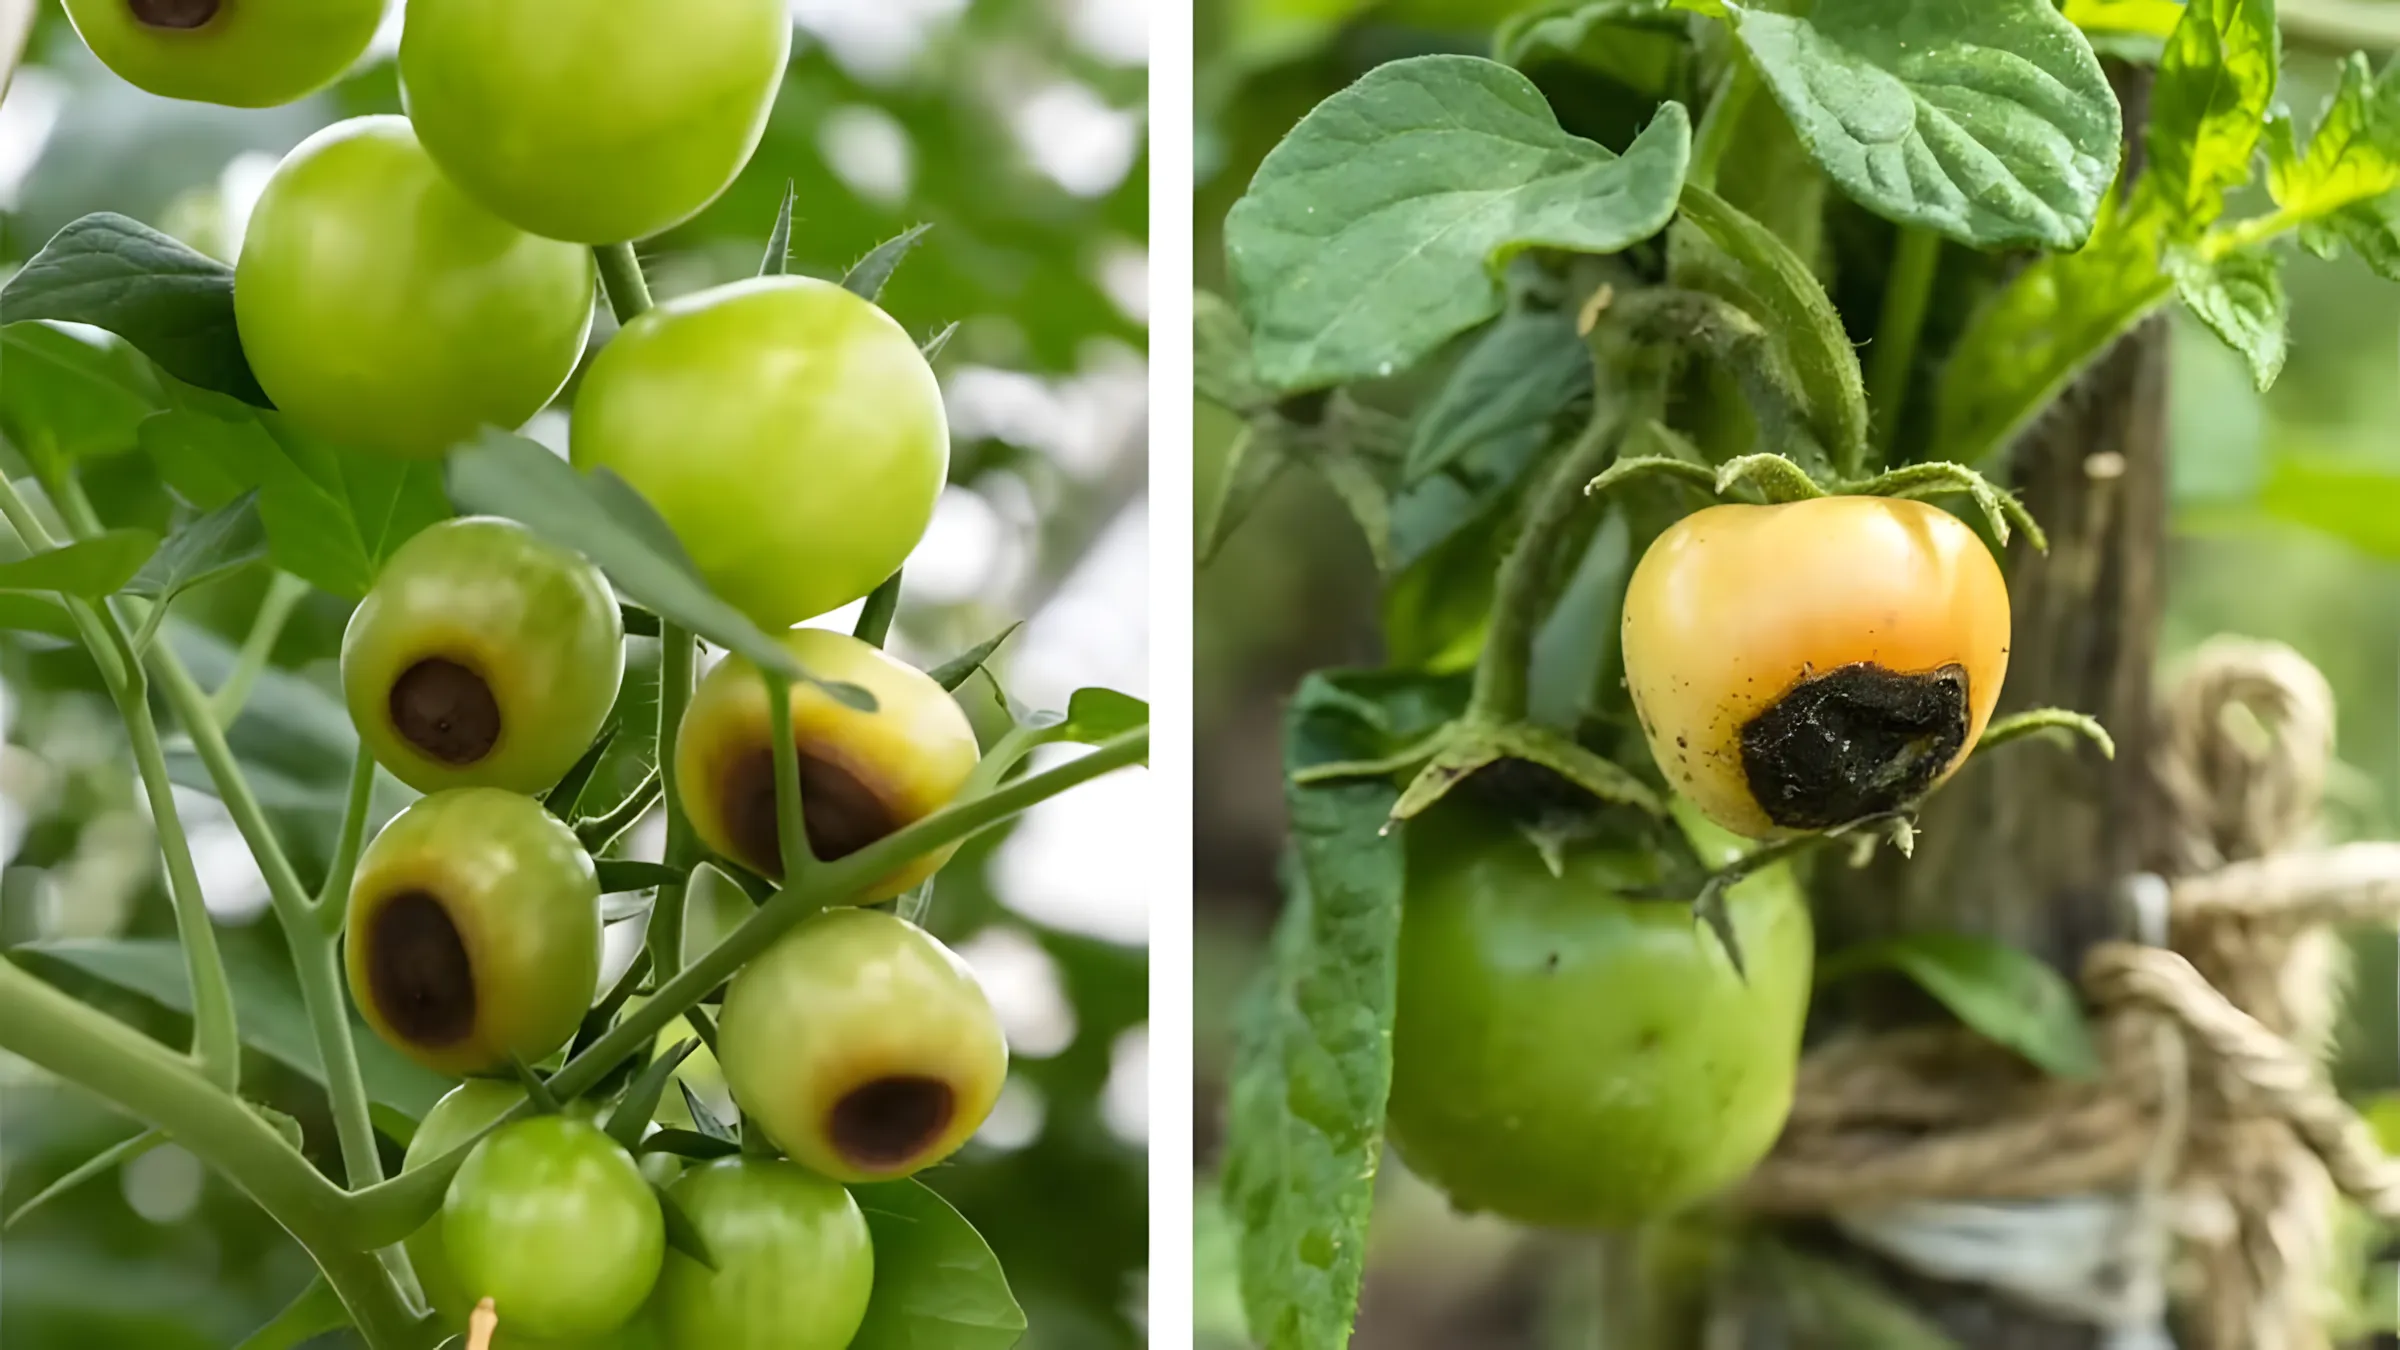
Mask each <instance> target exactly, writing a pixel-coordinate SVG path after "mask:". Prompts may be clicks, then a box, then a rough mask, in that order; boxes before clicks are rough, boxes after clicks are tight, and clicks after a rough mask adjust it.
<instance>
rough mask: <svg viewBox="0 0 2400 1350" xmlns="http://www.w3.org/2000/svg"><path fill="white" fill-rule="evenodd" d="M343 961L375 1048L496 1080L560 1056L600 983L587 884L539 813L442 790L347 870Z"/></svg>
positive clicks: (590, 872)
mask: <svg viewBox="0 0 2400 1350" xmlns="http://www.w3.org/2000/svg"><path fill="white" fill-rule="evenodd" d="M346 932H347V937H346V938H345V941H344V961H345V963H346V966H347V969H348V972H349V978H350V994H351V998H352V1000H353V1001H355V1002H356V1003H357V1005H358V1010H359V1014H360V1016H362V1017H364V1018H365V1019H366V1022H367V1025H368V1026H369V1027H372V1028H373V1029H374V1031H375V1034H376V1035H378V1036H381V1037H382V1038H383V1039H384V1041H385V1042H386V1043H387V1044H389V1045H391V1046H392V1048H393V1049H396V1050H398V1051H399V1052H400V1053H401V1054H403V1055H406V1056H407V1057H409V1058H410V1059H412V1060H415V1061H416V1062H417V1063H419V1064H422V1065H424V1066H425V1067H426V1068H429V1069H432V1070H434V1071H435V1072H437V1073H446V1074H452V1075H465V1074H477V1073H482V1074H489V1073H495V1072H499V1071H502V1070H505V1069H506V1068H507V1067H508V1060H509V1056H510V1055H511V1054H514V1055H516V1056H517V1057H518V1058H520V1059H523V1060H524V1061H525V1062H526V1063H529V1064H530V1063H533V1062H534V1061H536V1060H539V1059H541V1058H542V1057H543V1056H545V1055H547V1054H549V1053H550V1052H551V1051H553V1050H556V1049H557V1048H559V1047H560V1046H562V1045H564V1044H566V1042H567V1038H568V1037H570V1036H572V1035H574V1034H575V1028H576V1027H577V1026H578V1025H579V1024H580V1023H581V1022H582V1020H583V1014H584V1012H585V1011H586V1010H587V1009H588V1008H590V1006H591V1003H592V997H593V992H594V987H595V986H596V985H597V984H598V983H599V980H600V883H599V877H598V874H597V873H596V872H595V871H594V869H593V867H592V860H591V857H590V855H588V854H586V853H585V852H584V851H583V846H582V844H580V843H579V842H578V841H577V840H576V838H575V832H574V831H573V830H570V829H568V828H567V827H566V825H565V824H564V823H562V822H560V821H559V820H558V819H557V818H556V817H554V816H552V815H551V814H550V813H549V812H547V811H545V810H543V809H542V806H541V804H540V803H539V802H536V801H534V800H533V799H532V798H530V797H522V796H519V795H517V794H516V793H513V792H504V791H501V790H500V789H498V788H454V789H451V790H449V791H446V792H437V793H434V794H432V795H430V796H427V797H422V798H419V799H418V800H417V801H415V802H412V803H410V804H409V806H408V808H407V809H406V810H404V811H402V812H401V813H400V814H399V815H397V816H394V817H393V818H392V821H391V823H390V824H389V825H386V826H385V827H384V828H383V832H382V833H381V834H378V835H377V836H375V840H374V842H373V843H371V844H369V845H368V846H367V848H366V852H365V853H364V854H362V855H361V856H360V858H359V863H358V876H357V879H356V881H355V882H354V883H353V884H352V885H351V888H350V908H349V916H348V926H347V929H346Z"/></svg>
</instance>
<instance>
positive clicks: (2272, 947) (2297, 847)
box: [1735, 639, 2400, 1350]
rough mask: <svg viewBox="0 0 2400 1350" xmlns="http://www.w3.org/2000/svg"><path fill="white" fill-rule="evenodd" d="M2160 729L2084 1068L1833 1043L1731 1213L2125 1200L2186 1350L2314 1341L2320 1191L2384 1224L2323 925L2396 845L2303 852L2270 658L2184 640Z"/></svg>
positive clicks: (2327, 697)
mask: <svg viewBox="0 0 2400 1350" xmlns="http://www.w3.org/2000/svg"><path fill="white" fill-rule="evenodd" d="M2161 716H2162V726H2161V728H2160V730H2161V733H2162V734H2161V736H2160V751H2159V757H2158V761H2157V763H2156V765H2155V771H2156V784H2157V788H2158V791H2159V794H2160V797H2161V799H2162V800H2163V802H2164V803H2165V805H2166V808H2167V816H2168V821H2167V830H2166V833H2165V837H2164V838H2163V839H2162V840H2160V841H2159V856H2157V857H2156V858H2155V859H2154V860H2153V866H2154V867H2155V868H2156V869H2157V871H2158V872H2159V873H2160V874H2162V875H2163V876H2165V877H2167V878H2169V880H2168V881H2167V882H2166V883H2165V884H2166V894H2167V904H2166V911H2167V912H2166V920H2167V924H2166V938H2167V941H2166V945H2164V946H2151V945H2145V944H2143V943H2137V942H2110V943H2103V944H2101V945H2099V946H2097V947H2095V948H2093V949H2092V951H2091V952H2090V953H2089V954H2088V955H2087V958H2086V960H2085V962H2084V966H2083V971H2082V985H2083V991H2084V994H2085V996H2086V998H2087V999H2088V1000H2089V1003H2090V1005H2091V1017H2092V1027H2093V1033H2094V1039H2095V1042H2096V1044H2097V1047H2098V1049H2099V1051H2100V1054H2101V1059H2102V1062H2103V1064H2104V1066H2105V1067H2104V1070H2103V1072H2102V1073H2101V1074H2100V1075H2099V1076H2098V1077H2096V1078H2094V1079H2091V1080H2086V1081H2070V1080H2063V1079H2053V1078H2049V1077H2046V1076H2044V1075H2043V1074H2041V1073H2040V1072H2039V1071H2038V1070H2036V1069H2034V1068H2033V1067H2032V1066H2030V1065H2028V1064H2027V1063H2025V1062H2024V1061H2023V1060H2021V1059H2019V1058H2017V1057H2016V1056H2015V1055H2013V1054H2010V1053H2009V1052H2008V1051H2006V1050H2003V1049H2001V1048H2000V1047H1998V1046H1996V1045H1994V1044H1992V1043H1991V1042H1989V1041H1987V1040H1985V1039H1983V1038H1982V1037H1980V1036H1977V1035H1975V1034H1974V1033H1972V1032H1969V1031H1967V1030H1965V1029H1963V1028H1955V1027H1933V1028H1915V1029H1909V1030H1903V1031H1897V1032H1890V1033H1880V1034H1868V1035H1858V1036H1848V1037H1843V1038H1841V1039H1838V1040H1835V1041H1832V1042H1830V1043H1827V1044H1825V1045H1822V1046H1819V1047H1816V1048H1814V1049H1812V1050H1811V1051H1810V1053H1809V1054H1808V1056H1807V1057H1806V1059H1805V1060H1804V1061H1803V1063H1802V1065H1801V1069H1800V1078H1799V1084H1798V1090H1797V1096H1796V1101H1795V1103H1794V1106H1793V1111H1792V1116H1791V1120H1790V1122H1789V1124H1788V1125H1787V1126H1786V1127H1785V1130H1784V1134H1783V1136H1782V1138H1781V1139H1780V1140H1779V1141H1778V1142H1777V1144H1776V1147H1775V1151H1774V1152H1773V1153H1772V1154H1771V1155H1770V1156H1769V1157H1768V1158H1767V1159H1766V1161H1765V1162H1764V1163H1762V1164H1761V1165H1760V1167H1759V1168H1758V1170H1757V1171H1756V1172H1755V1173H1754V1174H1753V1175H1752V1176H1751V1177H1750V1179H1749V1180H1748V1181H1747V1182H1746V1183H1745V1185H1744V1186H1743V1188H1742V1189H1741V1190H1740V1191H1739V1192H1738V1194H1737V1195H1736V1197H1735V1200H1736V1202H1737V1203H1738V1204H1740V1205H1741V1206H1743V1207H1745V1208H1747V1209H1749V1210H1751V1211H1753V1212H1757V1213H1762V1214H1774V1215H1832V1216H1837V1217H1838V1216H1859V1215H1862V1214H1873V1213H1875V1212H1877V1211H1898V1210H1903V1209H1905V1208H1906V1207H1908V1206H1911V1205H1916V1204H1922V1203H1924V1202H1958V1201H2011V1200H2017V1201H2035V1200H2056V1199H2059V1198H2061V1197H2076V1196H2091V1195H2108V1194H2114V1195H2119V1196H2128V1197H2131V1198H2132V1201H2133V1203H2132V1205H2131V1207H2130V1209H2129V1212H2132V1213H2135V1214H2137V1215H2141V1216H2144V1217H2145V1221H2147V1222H2149V1223H2151V1225H2152V1226H2153V1227H2156V1226H2158V1225H2159V1224H2163V1225H2164V1227H2165V1228H2166V1230H2167V1232H2166V1234H2165V1236H2167V1237H2168V1238H2170V1239H2171V1240H2172V1242H2173V1245H2174V1249H2175V1254H2176V1255H2175V1262H2176V1264H2175V1268H2174V1271H2173V1276H2174V1278H2173V1280H2172V1287H2173V1288H2174V1290H2175V1292H2176V1299H2175V1303H2176V1309H2177V1318H2176V1320H2177V1324H2178V1326H2179V1328H2180V1329H2181V1331H2182V1334H2183V1335H2184V1337H2185V1344H2186V1345H2187V1347H2189V1350H2323V1347H2325V1346H2326V1345H2327V1343H2328V1342H2327V1337H2326V1333H2325V1330H2324V1326H2325V1324H2326V1321H2327V1317H2326V1313H2327V1312H2328V1311H2329V1310H2328V1309H2327V1308H2325V1307H2324V1306H2322V1305H2323V1302H2324V1300H2325V1298H2326V1296H2327V1273H2328V1271H2329V1269H2330V1263H2331V1230H2332V1220H2333V1212H2334V1206H2333V1200H2334V1196H2333V1192H2334V1189H2335V1188H2336V1187H2338V1188H2339V1190H2340V1192H2341V1193H2342V1194H2344V1195H2347V1196H2349V1197H2350V1198H2351V1199H2352V1200H2353V1201H2355V1202H2357V1203H2358V1204H2360V1205H2361V1206H2363V1207H2364V1208H2366V1209H2368V1210H2369V1211H2371V1212H2373V1213H2374V1214H2376V1215H2377V1216H2379V1217H2382V1218H2385V1219H2388V1220H2395V1221H2400V1162H2395V1161H2394V1160H2393V1159H2390V1158H2387V1157H2386V1156H2385V1155H2384V1154H2383V1152H2382V1151H2381V1149H2380V1148H2379V1147H2378V1146H2377V1144H2376V1141H2375V1139H2374V1137H2373V1135H2372V1134H2371V1133H2370V1132H2369V1131H2368V1129H2367V1127H2366V1125H2365V1124H2364V1123H2363V1122H2362V1121H2360V1119H2359V1118H2358V1116H2357V1115H2356V1114H2355V1113H2354V1112H2352V1111H2351V1110H2350V1108H2349V1107H2348V1106H2347V1105H2346V1104H2344V1103H2343V1102H2342V1100H2341V1099H2340V1097H2338V1096H2337V1095H2336V1094H2335V1093H2334V1091H2333V1090H2332V1088H2331V1086H2330V1085H2329V1084H2328V1082H2327V1081H2326V1078H2325V1076H2324V1074H2323V1072H2322V1071H2321V1070H2320V1068H2319V1065H2318V1060H2319V1057H2320V1054H2321V1052H2322V1049H2323V1047H2324V1045H2325V1042H2326V1039H2327V1036H2328V1034H2329V1030H2330V1026H2331V1022H2332V1013H2333V1008H2334V1004H2335V987H2336V983H2337V980H2338V972H2339V967H2338V963H2337V958H2338V945H2337V943H2336V941H2335V937H2334V930H2335V929H2336V928H2339V927H2342V926H2347V925H2360V924H2382V925H2390V924H2393V923H2395V922H2400V844H2380V843H2377V844H2351V845H2346V846H2342V847H2338V848H2310V847H2308V845H2309V844H2310V842H2311V835H2312V833H2313V831H2314V829H2315V823H2316V816H2317V811H2318V807H2319V804H2320V801H2321V798H2322V794H2323V788H2324V782H2325V773H2326V769H2327V767H2328V765H2329V764H2330V762H2331V758H2332V749H2333V697H2332V693H2331V691H2330V690H2329V689H2328V688H2327V687H2326V684H2325V681H2324V679H2323V677H2322V676H2321V675H2319V674H2318V672H2317V671H2316V669H2315V668H2314V667H2313V666H2311V665H2309V664H2308V662H2307V661H2306V660H2304V659H2302V658H2301V657H2300V656H2299V655H2298V654H2297V653H2295V652H2293V651H2291V650H2290V649H2289V648H2286V647H2282V646H2280V645H2276V644H2270V643H2258V642H2250V641H2245V640H2238V639H2218V640H2216V641H2214V642H2211V643H2209V644H2207V645H2206V646H2205V647H2203V648H2202V649H2201V651H2200V652H2199V653H2198V655H2197V657H2196V658H2195V659H2194V661H2193V663H2192V666H2191V668H2190V670H2189V671H2188V672H2187V673H2186V674H2185V676H2184V678H2183V679H2182V680H2181V681H2180V682H2179V683H2178V684H2177V686H2176V687H2175V688H2174V690H2173V691H2172V692H2171V693H2170V695H2169V696H2168V697H2167V699H2166V700H2165V702H2164V704H2163V707H2162V709H2161ZM2150 884H2151V886H2152V887H2153V888H2156V887H2157V886H2158V885H2159V884H2160V883H2159V882H2158V881H2157V880H2155V879H2152V880H2151V881H2150Z"/></svg>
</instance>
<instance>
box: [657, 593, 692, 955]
mask: <svg viewBox="0 0 2400 1350" xmlns="http://www.w3.org/2000/svg"><path fill="white" fill-rule="evenodd" d="M694 641H695V639H694V638H693V637H692V633H691V630H690V629H688V628H684V627H681V626H679V625H676V624H672V623H669V622H667V621H666V620H665V619H663V618H662V619H660V620H659V624H658V782H659V795H660V796H661V797H663V798H665V800H666V803H667V842H666V850H665V854H664V856H665V858H666V862H667V865H668V866H669V867H674V868H679V869H681V870H683V871H685V872H687V873H688V872H689V871H690V870H691V865H692V863H693V862H694V861H696V855H697V853H698V851H699V850H698V845H699V841H698V839H697V838H696V837H695V836H694V834H693V832H692V822H691V818H690V817H689V816H686V815H685V814H684V811H683V795H682V793H681V792H680V791H679V790H678V789H677V787H676V782H675V777H676V775H675V741H676V737H677V736H678V735H679V734H681V732H682V729H683V710H684V709H685V708H686V707H689V706H690V705H691V701H692V658H693V654H694V646H693V644H694ZM684 885H685V883H683V882H680V881H672V882H668V883H667V884H666V885H663V886H661V887H659V888H658V899H657V900H655V901H654V902H652V904H651V906H650V927H649V932H648V940H649V945H650V965H651V968H652V969H653V970H655V971H657V972H658V974H659V976H660V977H661V978H664V977H666V976H669V975H672V974H674V973H675V971H676V970H677V969H678V968H680V967H681V966H682V965H683V901H684Z"/></svg>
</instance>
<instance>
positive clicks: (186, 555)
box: [125, 491, 267, 604]
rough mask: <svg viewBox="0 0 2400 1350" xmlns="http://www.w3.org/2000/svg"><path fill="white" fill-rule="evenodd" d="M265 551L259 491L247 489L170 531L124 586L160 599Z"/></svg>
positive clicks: (236, 567) (242, 564) (244, 564)
mask: <svg viewBox="0 0 2400 1350" xmlns="http://www.w3.org/2000/svg"><path fill="white" fill-rule="evenodd" d="M266 556H267V527H266V522H265V521H264V520H263V519H261V518H260V516H259V514H258V493H257V492H255V491H251V492H245V493H243V494H242V495H241V496H239V497H237V498H235V499H234V500H232V501H231V502H228V503H226V504H225V505H224V506H221V507H219V508H217V509H216V510H214V511H211V512H209V513H208V514H207V515H204V516H202V517H200V518H199V519H197V520H195V521H193V522H191V523H190V524H188V525H186V526H184V527H183V528H182V529H180V530H177V531H176V532H175V533H173V534H171V535H168V536H167V541H166V543H164V544H162V545H161V546H160V547H159V550H158V552H157V554H156V555H155V556H153V557H152V558H151V559H150V561H149V562H147V563H145V564H143V566H142V570H141V571H140V572H137V573H135V574H134V577H133V580H131V581H129V582H127V583H126V585H125V589H126V590H128V591H131V592H133V593H134V594H135V595H146V596H149V597H151V598H153V599H155V600H158V601H159V602H160V603H162V604H163V603H165V602H167V601H170V600H173V599H174V598H175V597H176V596H178V595H180V594H182V593H183V592H185V591H187V590H190V589H191V588H192V587H194V586H198V585H200V584H202V583H203V582H208V581H213V580H215V579H217V578H218V577H221V576H224V575H226V574H228V573H230V572H235V571H238V570H240V569H241V568H243V567H247V566H248V565H250V564H251V563H254V562H257V561H258V560H259V559H261V558H264V557H266Z"/></svg>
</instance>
